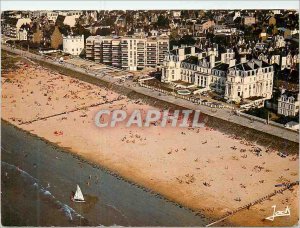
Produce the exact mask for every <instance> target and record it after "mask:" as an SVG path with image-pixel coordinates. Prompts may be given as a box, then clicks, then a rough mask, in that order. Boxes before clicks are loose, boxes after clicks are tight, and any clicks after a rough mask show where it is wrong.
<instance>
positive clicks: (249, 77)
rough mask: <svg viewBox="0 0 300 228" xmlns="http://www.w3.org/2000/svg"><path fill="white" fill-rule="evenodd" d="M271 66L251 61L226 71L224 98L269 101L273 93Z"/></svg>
mask: <svg viewBox="0 0 300 228" xmlns="http://www.w3.org/2000/svg"><path fill="white" fill-rule="evenodd" d="M273 78H274V70H273V66H271V65H269V64H268V63H266V62H264V61H261V60H257V59H252V60H250V61H247V62H244V63H240V64H237V65H235V66H233V67H230V68H229V69H228V73H227V80H226V89H225V98H227V99H229V100H232V101H240V100H241V99H246V98H250V97H261V98H266V99H270V98H271V96H272V91H273Z"/></svg>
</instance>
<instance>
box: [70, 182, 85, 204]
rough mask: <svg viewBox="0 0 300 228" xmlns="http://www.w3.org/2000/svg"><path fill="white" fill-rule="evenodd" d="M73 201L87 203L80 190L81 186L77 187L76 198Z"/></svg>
mask: <svg viewBox="0 0 300 228" xmlns="http://www.w3.org/2000/svg"><path fill="white" fill-rule="evenodd" d="M71 199H72V201H74V202H81V203H84V202H85V200H84V197H83V194H82V192H81V189H80V187H79V185H77V189H76V192H75V194H74V196H73V197H72V198H71Z"/></svg>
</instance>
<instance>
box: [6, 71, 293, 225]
mask: <svg viewBox="0 0 300 228" xmlns="http://www.w3.org/2000/svg"><path fill="white" fill-rule="evenodd" d="M5 78H10V79H11V81H12V82H10V83H5V84H4V85H3V86H2V88H3V94H2V118H3V119H4V120H7V121H8V122H10V123H12V124H14V125H16V126H19V127H21V128H22V129H24V130H27V131H30V132H31V133H33V134H36V135H38V136H40V137H43V138H46V139H47V140H49V141H50V142H53V143H55V144H57V145H59V146H62V147H67V148H69V149H70V151H72V153H74V154H77V155H79V156H81V157H82V158H84V159H86V160H88V161H90V162H93V163H96V164H99V165H102V166H103V167H105V168H107V169H110V170H112V171H114V172H116V173H118V174H119V175H121V176H123V177H124V178H126V179H128V180H131V181H133V182H135V183H138V184H139V185H142V186H145V187H147V188H150V189H152V190H154V191H156V192H158V193H160V194H162V195H164V196H165V197H166V198H168V199H170V200H172V201H174V202H177V203H180V204H181V205H184V206H186V207H189V208H192V209H193V210H195V211H199V212H201V213H203V214H205V215H206V216H208V217H212V218H218V217H219V216H222V215H223V214H224V213H226V212H228V211H231V210H233V209H236V208H238V207H240V206H243V205H245V204H248V203H251V202H253V201H254V200H256V199H258V198H260V197H263V196H265V195H267V194H269V193H272V192H273V191H274V190H275V189H277V188H275V184H277V183H282V182H293V181H296V180H298V179H299V175H298V168H299V164H298V155H292V154H291V155H289V156H288V157H287V158H281V157H280V156H278V155H277V153H278V151H277V150H276V149H274V148H273V147H272V145H269V147H266V146H260V145H258V144H256V143H255V142H251V141H247V140H245V139H243V138H241V137H239V136H237V135H228V134H225V133H222V132H220V131H217V130H215V129H212V128H210V127H206V128H201V129H193V128H189V129H186V128H185V129H180V128H164V129H163V128H160V127H156V126H151V127H150V128H126V127H125V126H122V125H120V126H118V127H117V128H115V129H99V128H97V127H96V126H95V124H94V116H95V113H96V112H97V111H98V110H100V109H110V110H113V109H119V108H123V109H124V110H126V111H127V112H131V111H133V110H134V109H137V108H138V109H140V110H147V109H151V108H154V107H151V106H150V105H149V104H146V103H144V102H143V101H142V100H138V101H137V100H132V99H129V98H128V97H126V96H121V98H120V94H117V93H116V92H114V91H111V90H108V89H107V88H100V87H97V86H95V85H92V84H89V83H86V82H81V81H78V80H74V79H71V78H69V77H67V76H63V75H60V74H58V73H56V72H51V71H49V70H47V69H43V68H41V67H38V66H27V67H26V68H23V70H18V71H17V72H15V73H14V74H11V75H4V79H5ZM4 79H2V80H4ZM2 82H3V81H2ZM49 98H50V99H49ZM116 98H120V99H118V100H116ZM99 102H107V103H106V104H102V105H99V106H97V107H89V106H91V105H92V104H95V103H99ZM76 108H83V109H81V110H80V111H76V112H72V113H66V114H64V115H60V116H55V117H51V118H48V119H46V120H40V121H36V122H32V123H30V124H22V123H23V122H26V121H31V120H36V119H38V118H40V117H45V116H49V115H53V114H56V113H61V112H67V111H72V110H74V109H76ZM257 150H259V151H260V152H259V153H257V152H256V151H257ZM295 189H296V190H294V191H296V192H298V188H297V187H296V188H295ZM286 197H287V198H288V201H284V199H285V198H286ZM274 200H275V202H274V201H273V203H276V204H277V205H281V206H285V205H290V206H291V207H292V208H293V210H295V211H298V207H297V206H296V205H295V202H297V200H298V195H297V194H292V195H288V194H286V193H284V194H283V195H282V196H278V197H277V198H275V197H274ZM262 207H263V210H266V211H265V212H264V211H262V210H260V209H258V208H256V207H253V208H251V210H248V211H247V212H245V213H246V214H247V216H248V217H249V216H250V217H252V218H253V219H251V220H249V219H248V220H243V219H241V218H238V216H233V217H232V218H231V219H229V221H230V222H233V223H235V224H237V225H243V226H247V225H249V226H250V225H264V226H270V225H277V224H279V223H276V221H274V222H273V223H270V222H268V221H262V219H263V218H265V214H266V213H268V208H269V205H268V204H267V203H262ZM269 210H270V212H272V209H271V208H269ZM296 221H298V217H297V216H293V218H292V219H291V220H289V221H288V222H287V223H285V225H293V224H295V223H296Z"/></svg>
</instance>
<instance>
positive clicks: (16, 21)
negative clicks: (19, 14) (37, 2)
mask: <svg viewBox="0 0 300 228" xmlns="http://www.w3.org/2000/svg"><path fill="white" fill-rule="evenodd" d="M26 24H27V25H30V24H31V19H30V18H9V19H7V20H5V27H4V29H3V32H4V34H5V35H6V36H9V37H11V38H18V36H19V35H18V33H19V31H20V29H21V27H22V26H23V25H26Z"/></svg>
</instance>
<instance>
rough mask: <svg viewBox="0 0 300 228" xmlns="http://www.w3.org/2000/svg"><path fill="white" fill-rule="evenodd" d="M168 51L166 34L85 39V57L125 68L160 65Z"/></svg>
mask: <svg viewBox="0 0 300 228" xmlns="http://www.w3.org/2000/svg"><path fill="white" fill-rule="evenodd" d="M168 51H169V38H168V36H165V35H161V36H158V37H147V38H146V37H137V36H132V37H117V36H114V37H111V36H107V37H103V36H90V37H88V38H87V40H86V57H87V58H88V59H91V60H94V61H95V62H100V63H105V64H108V65H112V66H115V67H119V68H123V69H126V70H140V69H144V68H145V67H160V66H161V65H162V63H163V61H164V56H165V54H166V53H167V52H168Z"/></svg>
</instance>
